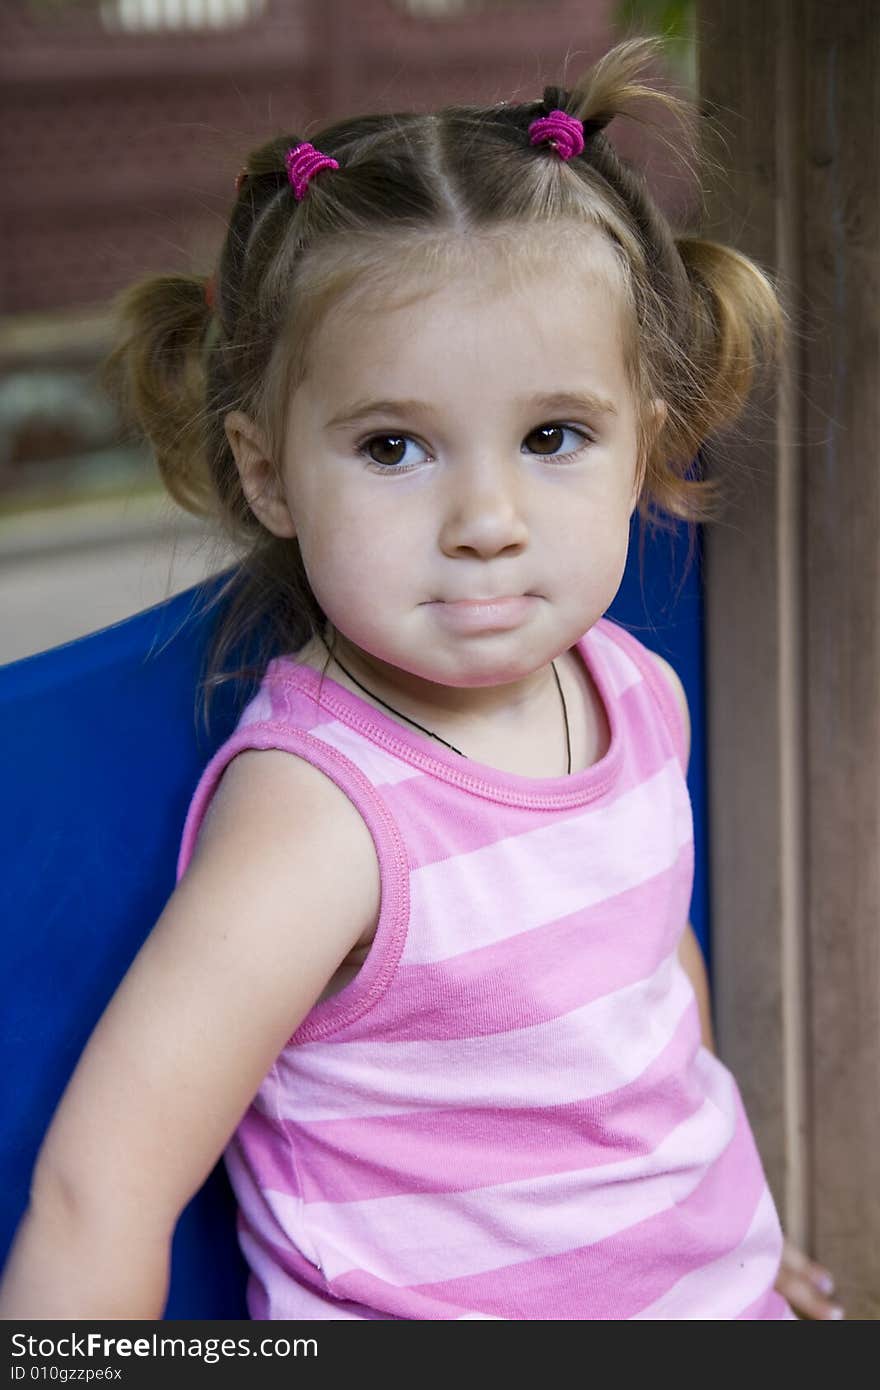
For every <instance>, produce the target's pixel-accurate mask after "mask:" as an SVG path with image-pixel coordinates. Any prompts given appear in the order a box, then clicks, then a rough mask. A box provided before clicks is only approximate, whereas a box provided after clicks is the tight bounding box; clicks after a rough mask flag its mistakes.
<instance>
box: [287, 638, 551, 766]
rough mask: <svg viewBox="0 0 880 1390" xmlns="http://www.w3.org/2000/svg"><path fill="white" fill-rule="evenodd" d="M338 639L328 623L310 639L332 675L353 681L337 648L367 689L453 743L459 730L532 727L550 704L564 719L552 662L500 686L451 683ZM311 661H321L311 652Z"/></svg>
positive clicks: (343, 681) (479, 731)
mask: <svg viewBox="0 0 880 1390" xmlns="http://www.w3.org/2000/svg"><path fill="white" fill-rule="evenodd" d="M333 638H334V632H333V629H332V628H331V627H330V626H329V624H328V626H327V628H325V635H324V637H323V640H321V641H318V642H316V643H315V644H314V648H312V644H309V648H310V649H311V650H314V651H315V653H316V654H317V656H318V662H317V665H318V667H319V669H322V670H323V669H324V666H325V663H326V669H327V673H328V675H331V676H333V679H334V680H336V681H338V682H339V683H340V684H344V685H348V683H349V682H348V680H347V679H346V672H345V671H343V670H342V669H341V667H340V665H339V664H338V663H337V662H336V661H335V660H330V661H329V662H328V660H327V658H328V653H329V652H332V654H333V657H338V658H339V662H341V663H342V665H343V666H344V667H345V668H346V671H347V672H350V673H351V675H352V676H354V677H355V678H356V681H358V682H361V683H362V684H363V686H365V687H366V691H367V692H369V693H370V694H372V695H374V696H376V697H377V698H378V699H379V700H380V701H382V700H384V701H386V702H387V704H389V705H393V706H394V707H395V709H397V710H398V711H399V712H400V713H401V714H404V715H409V717H410V718H411V719H416V720H418V721H419V723H421V724H425V725H427V727H428V728H429V729H431V730H432V731H433V732H436V733H438V734H441V735H442V737H444V738H449V739H450V741H451V742H453V743H454V742H455V731H456V730H457V731H458V732H459V733H460V735H461V737H462V738H464V737H465V736H466V734H467V733H472V734H474V735H477V736H479V735H480V734H491V733H492V732H498V733H501V732H505V731H506V732H508V733H509V732H510V731H512V730H514V729H516V728H524V729H528V728H531V727H533V726H534V724H535V722H536V721H540V720H541V719H543V718H546V716H547V710H548V707H549V706H550V705H552V707H553V711H555V712H556V717H557V718H558V711H559V692H558V690H557V687H556V679H555V677H554V674H553V669H552V665H551V664H550V663H549V662H548V663H547V665H546V666H544V667H542V668H541V669H540V670H538V671H534V672H531V673H529V675H527V676H524V677H518V678H516V679H514V680H512V681H509V682H505V683H502V684H498V685H492V686H449V685H441V684H437V683H436V682H433V681H427V680H424V679H422V677H420V676H414V675H412V673H411V672H409V671H402V670H400V669H399V668H398V667H393V666H390V665H389V664H388V663H386V662H383V661H380V660H378V659H377V658H376V657H373V656H372V655H370V654H369V653H365V652H363V651H361V650H360V649H359V648H357V647H353V646H352V645H351V644H349V643H347V642H346V641H345V639H344V638H342V637H340V635H339V634H338V633H336V634H335V642H334V640H333ZM304 651H305V649H304ZM308 664H309V665H312V664H315V663H314V662H313V661H312V660H311V658H310V657H309V659H308ZM355 689H356V690H357V692H358V693H359V694H361V695H363V694H364V693H365V692H364V691H363V690H362V689H361V687H360V686H358V685H355ZM450 730H452V731H453V732H451V733H450V732H449V731H450Z"/></svg>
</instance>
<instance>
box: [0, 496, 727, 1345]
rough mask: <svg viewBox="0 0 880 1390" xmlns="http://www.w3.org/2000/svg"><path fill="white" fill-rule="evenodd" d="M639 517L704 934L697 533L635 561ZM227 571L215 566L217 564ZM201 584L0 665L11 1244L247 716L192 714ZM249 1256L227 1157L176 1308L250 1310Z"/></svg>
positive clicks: (639, 613)
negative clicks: (89, 1057)
mask: <svg viewBox="0 0 880 1390" xmlns="http://www.w3.org/2000/svg"><path fill="white" fill-rule="evenodd" d="M638 529H639V527H638V522H637V521H636V522H634V526H633V543H632V545H631V547H630V557H629V563H628V566H627V572H626V575H625V577H624V581H623V584H622V586H621V590H620V592H619V594H618V596H617V598H616V599H615V602H614V604H613V605H612V607H611V608H610V610H609V613H610V615H611V616H612V617H613V618H615V619H616V620H617V621H618V622H622V623H624V624H625V625H626V626H627V627H629V628H630V630H631V631H633V632H635V633H636V635H637V636H638V637H640V638H641V639H642V640H643V641H644V642H646V643H647V645H649V646H651V647H653V648H654V649H655V650H657V651H658V652H660V654H661V655H663V656H665V657H666V658H667V659H668V660H669V661H671V662H672V664H673V665H674V666H675V667H676V669H677V670H678V671H679V673H680V674H681V676H682V679H683V680H684V683H685V687H686V689H687V691H688V697H689V701H690V708H691V720H692V728H693V735H692V739H693V742H692V753H691V767H690V775H689V786H690V790H691V797H692V800H693V803H694V822H695V824H694V830H695V850H696V858H697V877H696V880H695V890H694V902H693V909H692V915H691V920H692V921H693V923H694V927H695V929H696V931H697V935H698V937H699V938H700V940H701V942H702V944H703V947H704V950H705V949H706V939H707V914H706V902H705V898H706V889H705V879H704V868H703V865H704V863H705V815H704V806H705V791H704V781H705V777H704V760H703V685H702V601H701V586H700V576H699V566H698V565H696V566H694V567H693V568H692V569H691V570H690V572H689V574H688V576H687V579H686V581H685V583H684V586H683V587H682V589H681V592H680V594H679V595H678V596H677V597H676V586H677V585H678V584H679V582H680V579H681V574H682V570H683V567H684V559H685V555H686V551H687V535H686V532H685V530H684V528H680V529H679V531H678V532H677V533H676V534H675V536H674V537H672V538H668V537H664V536H660V537H658V538H656V539H654V540H652V541H651V542H649V543H648V544H646V550H645V573H644V587H643V586H642V582H641V577H640V574H639V565H638V539H637V537H638ZM222 578H223V576H219V577H218V581H214V582H215V583H216V582H219V579H222ZM197 597H200V595H199V591H198V590H196V589H190V590H187V592H186V593H184V594H180V595H177V596H176V597H175V598H173V599H171V600H170V601H168V602H167V603H164V604H160V605H159V606H157V607H155V608H151V609H148V610H147V611H146V612H143V613H139V614H137V615H136V616H135V617H133V618H130V619H128V620H127V621H126V622H122V623H118V624H116V625H115V626H113V627H110V628H106V629H104V630H103V631H101V632H97V633H93V634H92V635H90V636H88V637H84V638H82V639H81V640H79V641H75V642H71V643H68V644H66V645H65V646H62V647H56V648H54V649H53V650H51V651H48V652H43V653H40V654H39V655H37V656H33V657H29V658H27V659H25V660H24V661H18V662H13V663H12V664H11V665H8V666H5V667H3V668H2V669H0V720H2V722H0V727H2V738H3V747H2V776H3V805H2V810H0V816H2V835H3V841H2V842H3V845H4V847H5V850H6V862H5V868H4V874H3V883H2V890H0V891H2V911H0V920H2V923H3V930H2V933H0V952H2V954H0V982H2V984H0V989H2V1014H3V1018H4V1020H5V1029H4V1053H5V1055H4V1058H3V1066H2V1070H0V1118H2V1141H0V1165H2V1166H0V1179H2V1181H0V1251H2V1257H0V1258H3V1259H5V1255H6V1252H7V1249H8V1246H9V1244H10V1242H11V1240H12V1237H13V1235H14V1232H15V1228H16V1225H17V1223H18V1220H19V1218H20V1216H21V1213H22V1211H23V1210H24V1207H25V1206H26V1204H27V1194H28V1183H29V1180H30V1175H31V1172H32V1170H33V1165H34V1161H35V1158H36V1154H37V1151H38V1149H39V1146H40V1143H41V1140H42V1137H43V1135H44V1134H45V1131H46V1129H47V1127H48V1125H49V1122H50V1120H51V1118H52V1114H53V1112H54V1110H55V1107H56V1105H57V1104H58V1101H59V1100H60V1098H61V1095H62V1093H63V1091H64V1088H65V1086H66V1084H67V1081H68V1080H69V1078H70V1075H71V1073H72V1072H73V1070H74V1068H75V1066H76V1062H77V1060H78V1058H79V1056H80V1054H81V1052H82V1050H83V1048H84V1047H85V1044H86V1042H87V1041H88V1038H89V1035H90V1033H91V1032H92V1029H93V1028H94V1026H95V1024H96V1022H97V1021H98V1019H99V1017H100V1015H101V1013H102V1012H103V1010H104V1008H105V1006H106V1004H107V1003H108V1001H109V999H110V998H111V996H112V994H113V993H114V991H115V989H116V987H117V985H118V984H119V981H120V980H121V979H122V977H123V975H124V974H125V972H126V970H127V969H128V967H129V965H130V963H131V961H132V960H133V958H134V956H135V955H136V954H137V951H138V950H139V948H140V946H141V944H142V942H143V941H144V939H145V937H146V936H147V934H148V933H149V931H150V929H151V927H152V925H153V923H154V922H155V921H156V919H157V917H158V916H159V914H160V913H161V911H162V908H163V907H164V905H165V903H166V902H167V899H168V897H169V895H170V894H171V892H172V891H173V888H174V879H175V865H176V861H177V851H178V846H179V842H180V835H181V831H182V828H183V822H184V817H185V815H186V810H187V807H188V804H189V800H190V797H191V795H192V792H193V790H194V788H195V784H196V782H197V780H198V777H199V774H200V772H201V770H202V768H203V767H204V765H205V763H206V762H207V761H208V759H209V758H210V756H211V754H212V753H213V752H214V750H215V749H216V748H217V747H219V745H220V744H221V743H222V742H223V741H224V739H225V738H226V737H227V736H228V734H229V733H230V732H231V730H232V728H233V725H234V723H235V708H234V692H233V691H232V690H231V689H230V688H224V689H222V690H221V691H220V692H219V693H218V695H217V697H216V706H215V711H214V712H213V713H212V722H211V730H210V735H208V733H207V732H206V731H205V729H204V728H203V727H200V726H199V725H198V724H197V721H196V716H195V705H194V696H195V690H196V684H197V680H198V677H199V674H200V668H201V661H202V657H203V653H204V649H205V645H206V643H207V642H208V640H209V638H210V635H211V633H212V631H213V627H214V624H215V623H216V621H217V618H218V613H219V611H220V610H218V609H214V610H213V611H211V612H209V613H208V614H207V616H206V615H205V614H204V613H203V611H202V609H203V607H204V605H203V604H202V603H201V602H199V604H198V605H196V603H195V600H196V598H197ZM246 1278H247V1271H246V1267H245V1265H244V1262H243V1260H242V1257H241V1255H240V1253H239V1250H238V1245H237V1240H236V1236H235V1206H234V1201H233V1197H232V1192H231V1189H230V1187H229V1183H228V1180H227V1178H226V1174H225V1171H224V1169H223V1167H222V1164H218V1165H217V1167H216V1168H215V1170H214V1172H213V1173H212V1174H211V1176H210V1178H209V1179H208V1181H207V1183H206V1184H205V1186H204V1187H203V1188H202V1190H201V1191H200V1192H199V1193H198V1194H197V1195H196V1196H195V1197H194V1198H193V1200H192V1201H191V1202H190V1204H189V1205H188V1207H187V1208H186V1210H185V1211H184V1213H183V1214H182V1216H181V1219H180V1222H179V1223H178V1227H177V1231H176V1234H175V1238H174V1246H173V1251H172V1273H171V1286H170V1292H169V1300H168V1304H167V1308H166V1314H165V1316H166V1318H169V1319H178V1318H223V1319H233V1318H246V1317H247V1310H246V1305H245V1301H244V1288H245V1283H246Z"/></svg>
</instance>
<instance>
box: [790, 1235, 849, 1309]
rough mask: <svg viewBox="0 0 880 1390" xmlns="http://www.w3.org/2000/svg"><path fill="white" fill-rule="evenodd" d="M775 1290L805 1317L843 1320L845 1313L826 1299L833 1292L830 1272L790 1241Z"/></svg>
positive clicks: (832, 1280) (832, 1279)
mask: <svg viewBox="0 0 880 1390" xmlns="http://www.w3.org/2000/svg"><path fill="white" fill-rule="evenodd" d="M776 1288H777V1289H778V1290H779V1292H780V1293H781V1294H782V1296H783V1298H786V1299H788V1302H789V1303H790V1304H791V1306H792V1308H793V1309H794V1310H795V1312H796V1313H799V1314H800V1315H801V1316H802V1317H805V1318H817V1319H826V1318H827V1319H838V1318H842V1317H843V1316H844V1312H843V1309H842V1308H841V1307H840V1306H839V1305H838V1304H835V1303H834V1302H832V1300H831V1299H830V1298H828V1297H826V1295H827V1294H829V1293H831V1292H833V1289H834V1278H833V1276H832V1274H831V1272H830V1271H829V1270H827V1269H825V1268H824V1267H823V1266H822V1265H820V1264H817V1263H816V1261H815V1260H811V1259H810V1258H809V1257H808V1256H807V1255H805V1254H804V1253H803V1251H802V1250H799V1249H798V1248H797V1246H796V1245H793V1244H792V1242H791V1241H790V1240H788V1239H787V1238H786V1239H785V1241H784V1245H783V1251H782V1260H781V1263H780V1266H779V1276H778V1278H777V1281H776Z"/></svg>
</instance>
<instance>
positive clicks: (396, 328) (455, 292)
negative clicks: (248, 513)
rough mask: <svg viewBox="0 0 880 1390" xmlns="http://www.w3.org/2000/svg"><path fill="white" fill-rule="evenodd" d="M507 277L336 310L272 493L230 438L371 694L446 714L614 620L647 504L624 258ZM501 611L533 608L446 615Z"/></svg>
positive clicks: (295, 412) (593, 256)
mask: <svg viewBox="0 0 880 1390" xmlns="http://www.w3.org/2000/svg"><path fill="white" fill-rule="evenodd" d="M498 266H499V262H498V259H497V253H496V258H495V261H494V262H493V259H492V250H491V246H488V247H486V249H476V250H475V251H474V274H473V276H472V277H461V278H458V279H455V280H453V281H451V282H448V281H447V282H444V283H440V284H439V285H438V286H437V287H436V288H430V287H429V288H428V289H427V290H426V291H425V292H424V293H420V295H419V297H418V298H417V299H416V300H415V301H414V302H409V303H407V304H405V305H404V306H400V305H398V306H397V307H395V306H394V305H389V306H387V307H384V308H382V307H379V308H373V309H372V310H371V311H370V312H369V313H367V312H363V311H357V310H352V308H351V307H349V308H348V309H346V308H345V307H344V305H337V306H336V307H335V308H334V309H333V310H331V311H330V313H329V314H328V315H327V317H326V318H325V319H324V321H323V322H322V323H321V325H320V326H319V328H318V329H317V332H316V336H315V339H314V342H313V346H312V350H311V352H310V354H309V359H308V360H309V366H308V373H307V376H306V378H305V379H304V381H303V382H302V384H301V385H300V386H299V387H298V388H297V389H296V391H295V392H294V393H293V396H292V398H291V400H290V403H289V408H288V413H287V422H286V439H285V447H284V454H283V458H282V460H281V467H280V474H281V483H280V487H279V488H278V490H277V492H276V493H275V494H271V493H269V492H264V494H263V496H262V498H260V499H257V498H256V497H255V496H254V493H255V491H256V488H255V487H254V485H253V483H250V484H249V481H248V475H247V463H246V457H245V456H246V455H247V448H246V445H245V443H244V441H243V439H242V437H241V436H239V435H237V433H236V430H235V428H234V426H235V421H232V420H231V417H230V420H229V421H228V423H227V429H228V431H229V437H230V440H231V442H232V443H233V447H234V448H235V451H236V456H237V458H238V461H239V467H240V469H241V470H242V478H243V481H244V483H245V491H246V492H247V493H248V495H249V496H250V497H252V499H253V505H254V509H255V510H256V511H258V515H260V516H261V519H262V520H263V521H264V522H265V524H267V525H268V526H269V528H270V529H271V530H272V531H274V532H275V533H276V534H277V535H289V536H293V535H296V536H297V537H298V539H299V544H300V548H301V552H302V557H303V563H304V566H305V570H306V573H307V575H308V578H309V581H310V583H311V586H312V589H313V591H314V593H315V596H316V597H317V599H318V601H319V603H320V605H321V607H322V609H323V610H324V612H325V613H326V615H327V617H328V618H329V619H330V621H331V622H332V624H333V625H334V627H335V628H336V629H337V631H338V633H339V634H340V637H341V638H342V639H344V640H342V641H341V642H340V643H339V645H338V647H337V650H338V651H339V653H340V655H342V654H343V653H344V652H345V653H348V654H349V657H350V659H355V660H356V661H357V663H358V665H359V669H360V671H362V672H363V671H368V672H369V673H370V674H371V676H372V677H373V678H374V688H375V682H376V679H377V678H384V679H386V680H387V681H390V682H391V684H393V685H394V687H395V688H396V689H397V690H398V691H400V690H401V689H402V688H403V689H405V690H406V691H407V693H408V694H409V695H410V696H411V697H413V698H419V697H422V698H423V699H425V700H426V702H427V703H428V704H433V705H438V704H439V705H444V704H445V705H446V707H448V708H449V709H450V711H455V710H460V711H464V710H465V709H466V708H467V703H466V701H464V700H462V696H463V695H464V688H470V689H471V691H472V695H473V696H475V697H476V698H477V700H479V697H478V696H477V692H476V691H474V690H473V687H491V686H500V685H505V686H510V684H511V683H522V687H523V691H524V692H525V690H526V687H527V686H528V681H529V678H530V677H532V676H533V675H534V673H536V672H538V671H539V670H542V668H546V666H547V663H549V662H550V661H551V659H552V658H554V657H556V656H558V655H559V654H560V653H562V652H564V651H566V650H567V649H568V648H569V647H570V646H572V645H573V643H574V642H575V641H576V640H577V639H578V638H579V637H581V636H582V634H583V633H584V632H585V631H587V629H588V628H590V627H591V626H592V625H593V623H595V622H596V620H597V618H599V617H601V615H602V614H603V613H604V612H605V610H606V609H607V607H608V606H609V604H610V603H611V601H612V599H613V598H614V596H615V594H616V592H617V590H618V587H619V585H620V581H621V578H622V575H623V571H624V566H625V563H626V556H627V543H628V536H629V520H630V516H631V513H632V511H633V509H634V507H635V504H636V501H637V496H638V481H637V478H636V455H637V439H636V423H637V421H636V407H635V402H634V399H633V396H632V394H631V390H630V387H629V384H628V382H627V378H626V374H625V370H624V361H623V350H622V340H621V335H622V323H621V317H622V310H621V303H620V291H619V289H618V288H617V279H616V275H617V271H616V266H615V264H614V261H613V257H612V254H611V252H610V249H609V248H607V247H605V244H604V243H603V242H601V241H600V239H599V238H598V237H596V238H594V239H591V241H590V243H589V249H588V250H587V251H586V252H584V251H581V252H580V253H579V256H578V260H577V262H575V263H572V260H571V256H570V253H569V254H568V256H567V259H566V262H564V266H565V268H564V271H563V273H561V274H560V271H559V261H558V260H557V261H556V262H555V264H547V266H546V268H545V269H543V270H538V271H536V272H535V274H534V276H533V277H521V282H520V283H518V284H516V285H514V284H513V283H512V282H511V279H510V277H509V276H505V275H504V274H503V272H501V271H500V270H499V269H498V268H497V267H498ZM661 409H662V407H661ZM239 418H243V417H239ZM230 422H231V423H230ZM258 452H259V451H258V450H257V453H258ZM243 462H244V465H245V466H244V467H243V466H242V465H243ZM264 481H265V480H264ZM523 596H527V597H526V598H525V599H523ZM499 598H504V599H510V598H514V599H519V600H520V602H518V603H508V604H506V605H502V607H501V608H500V609H496V610H491V609H490V610H486V609H482V610H481V609H478V608H471V609H469V610H468V609H463V608H462V607H461V606H459V607H455V608H453V607H450V605H453V604H456V605H461V603H462V602H463V601H465V600H469V601H473V600H485V601H489V600H494V599H499ZM343 659H344V657H343ZM543 674H544V675H546V670H544V671H543ZM438 687H445V688H447V689H445V690H444V691H442V692H441V691H440V690H439V689H438ZM386 688H387V685H386ZM450 688H451V689H450ZM485 695H487V696H488V695H489V691H488V690H487V691H485Z"/></svg>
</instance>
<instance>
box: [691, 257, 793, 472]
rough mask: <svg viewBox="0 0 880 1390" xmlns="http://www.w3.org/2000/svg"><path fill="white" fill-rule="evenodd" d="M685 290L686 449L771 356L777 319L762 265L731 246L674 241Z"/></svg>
mask: <svg viewBox="0 0 880 1390" xmlns="http://www.w3.org/2000/svg"><path fill="white" fill-rule="evenodd" d="M676 246H677V249H678V253H679V256H680V257H681V261H682V264H683V266H684V268H685V273H686V274H687V277H688V282H689V285H690V291H691V337H690V343H689V350H690V356H691V360H692V362H693V365H694V370H695V373H696V375H697V382H696V385H697V386H698V388H699V389H698V391H697V393H696V395H695V396H692V397H691V405H690V410H689V416H690V421H691V424H692V430H693V438H692V440H690V441H689V444H688V447H689V448H691V449H692V450H693V451H694V452H696V449H697V448H698V447H699V446H700V445H701V444H702V442H703V440H704V439H705V438H706V437H707V436H708V435H710V434H711V433H713V432H714V431H715V430H717V429H719V428H721V427H722V426H723V425H727V424H729V423H730V422H731V421H733V420H735V419H736V417H737V416H738V415H739V414H740V413H741V411H742V410H743V408H744V406H745V404H746V401H747V399H748V396H749V392H750V389H751V386H752V382H753V379H754V376H755V372H756V370H757V368H758V367H759V365H764V364H767V365H771V364H774V363H776V362H778V360H779V357H780V353H781V351H782V347H783V344H784V342H785V334H786V329H785V319H784V315H783V311H782V308H781V306H780V303H779V300H778V298H777V296H776V292H775V290H774V288H773V285H772V284H771V282H770V280H769V279H768V277H767V276H766V275H765V273H764V272H763V271H762V270H761V269H760V268H759V267H758V266H757V265H756V264H755V263H754V261H751V260H749V259H748V258H747V257H746V256H743V255H741V253H740V252H738V251H735V250H734V249H733V248H732V247H729V246H722V245H720V244H719V243H717V242H714V241H705V240H702V239H701V238H699V237H680V238H678V239H677V241H676Z"/></svg>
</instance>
